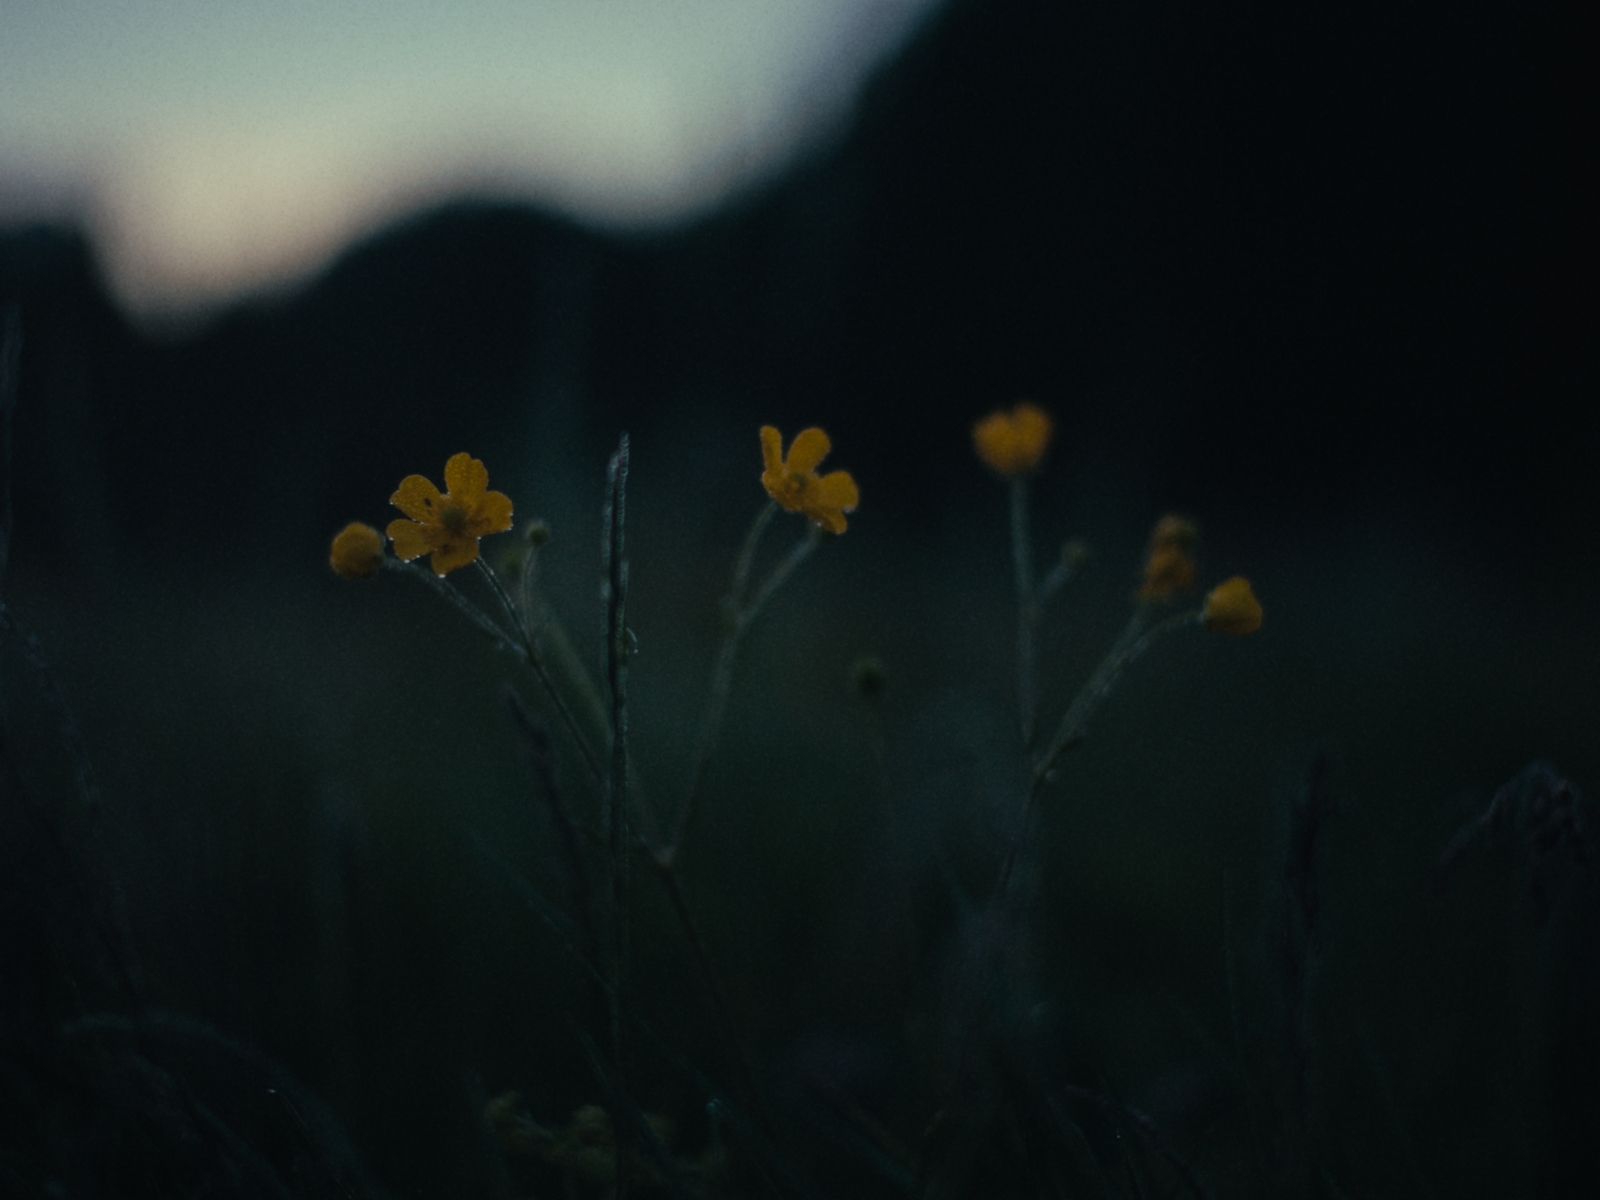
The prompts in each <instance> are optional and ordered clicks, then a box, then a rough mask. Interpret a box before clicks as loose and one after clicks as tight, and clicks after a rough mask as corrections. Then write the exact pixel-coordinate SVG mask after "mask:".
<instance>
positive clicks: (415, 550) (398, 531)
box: [388, 517, 437, 562]
mask: <svg viewBox="0 0 1600 1200" xmlns="http://www.w3.org/2000/svg"><path fill="white" fill-rule="evenodd" d="M388 532H389V540H390V541H391V542H393V543H394V556H395V557H396V558H398V559H400V560H401V561H402V562H410V561H411V560H412V559H413V558H421V557H422V556H423V555H424V554H426V553H428V551H430V550H432V549H433V548H434V546H435V545H436V544H437V539H435V538H433V537H430V536H429V527H428V526H426V525H419V524H417V522H415V521H407V520H405V519H404V518H400V517H396V518H395V519H394V520H393V521H390V522H389V530H388Z"/></svg>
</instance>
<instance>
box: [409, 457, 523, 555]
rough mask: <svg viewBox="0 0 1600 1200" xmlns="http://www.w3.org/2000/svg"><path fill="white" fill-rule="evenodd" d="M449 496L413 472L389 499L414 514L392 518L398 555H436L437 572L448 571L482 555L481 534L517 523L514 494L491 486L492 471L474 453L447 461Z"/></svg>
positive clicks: (445, 474) (493, 531)
mask: <svg viewBox="0 0 1600 1200" xmlns="http://www.w3.org/2000/svg"><path fill="white" fill-rule="evenodd" d="M444 485H445V487H446V488H447V489H449V490H448V491H447V492H446V493H445V494H444V495H442V496H441V495H440V494H439V489H438V488H436V487H434V486H433V484H432V483H430V482H428V480H426V479H424V478H423V477H422V476H421V475H407V476H406V477H405V478H404V479H402V480H401V481H400V487H399V488H398V489H397V490H396V491H395V494H394V495H392V496H390V497H389V503H390V504H392V505H394V506H395V507H396V508H398V509H399V510H400V511H401V512H403V513H405V515H406V516H407V517H409V518H411V519H410V520H409V521H407V520H401V519H399V518H396V519H395V520H393V521H390V522H389V540H390V541H392V542H393V543H394V552H395V556H396V557H397V558H403V559H405V560H406V561H408V562H409V561H410V560H411V559H413V558H420V557H421V556H422V555H424V554H429V553H431V554H432V555H433V570H434V574H436V575H448V574H449V573H450V572H451V571H454V570H456V569H457V568H459V567H464V566H466V565H467V564H468V563H470V562H472V561H473V560H474V559H475V558H477V557H478V539H479V538H481V537H483V536H485V535H486V534H491V533H504V532H505V531H506V530H507V529H510V528H511V498H510V497H509V496H507V495H505V494H504V493H502V492H491V491H489V490H488V489H489V472H488V469H487V468H485V467H484V465H483V463H481V462H480V461H478V460H477V459H476V458H473V457H472V456H471V455H470V454H456V455H453V456H452V457H451V459H450V461H449V462H447V463H445V465H444Z"/></svg>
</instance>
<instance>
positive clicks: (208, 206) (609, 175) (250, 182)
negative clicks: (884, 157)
mask: <svg viewBox="0 0 1600 1200" xmlns="http://www.w3.org/2000/svg"><path fill="white" fill-rule="evenodd" d="M935 2H936V0H793V2H791V3H776V2H773V3H768V2H764V0H611V2H607V0H543V2H540V0H520V2H519V0H455V2H453V3H451V4H448V5H444V4H439V3H436V2H433V0H385V2H383V3H379V2H377V0H319V2H316V3H313V2H312V0H277V2H275V3H271V4H267V3H248V2H246V0H51V2H50V3H49V4H23V3H20V2H17V3H13V2H11V0H0V30H3V36H0V220H4V221H7V222H13V221H18V220H28V219H36V218H39V217H63V216H65V217H78V218H82V219H84V220H87V221H88V222H89V223H90V225H91V227H92V229H93V230H94V232H95V235H96V236H97V238H98V240H99V241H100V244H101V246H102V249H103V252H104V254H105V255H106V259H107V266H108V268H109V270H110V272H111V275H112V279H113V283H114V285H115V286H116V288H117V289H118V290H119V292H121V294H122V295H123V296H124V298H125V299H127V300H128V301H129V302H130V303H132V304H134V305H136V306H139V307H143V308H145V309H174V308H176V309H183V308H195V307H199V306H203V305H205V304H207V303H208V302H214V301H216V300H218V299H221V298H225V297H226V296H229V295H232V294H235V293H237V292H239V291H241V290H245V289H251V288H259V287H263V286H270V285H273V284H278V283H282V282H285V281H288V280H291V279H293V278H295V277H297V276H299V275H301V274H303V273H304V272H306V271H308V270H310V269H313V268H314V267H315V266H317V265H318V264H320V263H321V262H323V261H325V260H326V258H327V257H328V256H329V255H330V254H332V253H334V252H336V251H337V250H338V249H339V247H341V246H342V245H344V244H345V243H346V242H347V241H348V240H349V239H350V238H351V237H352V236H355V235H356V234H358V233H359V232H360V231H362V230H363V229H366V228H369V227H371V225H372V224H373V223H374V222H376V221H380V220H382V219H385V218H387V217H391V216H394V215H397V214H399V213H401V212H404V211H406V210H408V209H412V208H415V207H417V206H419V205H422V204H426V203H429V202H432V201H436V200H440V199H444V198H447V197H449V196H451V195H459V194H464V193H472V194H478V195H491V196H500V197H520V198H526V199H528V200H531V201H535V202H538V203H542V204H545V205H548V206H551V207H554V208H558V209H561V210H563V211H566V212H569V213H572V214H574V215H576V216H578V217H580V218H582V219H585V220H588V221H591V222H595V223H601V224H611V225H640V224H648V223H657V222H665V221H671V220H676V219H681V218H683V217H685V216H689V215H693V214H694V213H696V212H699V211H703V210H704V209H705V208H707V207H708V206H710V205H712V204H714V203H716V202H717V201H718V200H719V199H721V198H723V197H725V196H726V195H728V194H729V193H730V192H731V191H734V190H737V189H738V188H740V187H741V186H745V185H748V184H749V183H751V182H753V181H755V180H757V179H759V178H761V177H762V176H763V175H764V174H767V173H770V172H771V171H773V170H774V169H776V168H778V167H781V166H782V165H783V164H784V163H786V162H787V161H789V160H790V159H791V158H792V156H793V155H794V153H795V152H796V150H797V149H799V148H801V147H803V146H804V145H805V144H806V143H807V142H808V141H809V140H811V139H814V138H816V137H818V136H821V135H825V134H826V133H828V132H830V131H832V130H834V129H836V128H837V127H838V126H839V123H840V121H841V119H842V118H843V116H844V115H845V114H846V112H847V111H848V107H849V105H850V103H851V102H852V101H853V100H854V98H855V96H856V94H857V92H858V91H859V88H860V86H861V85H862V84H863V83H864V82H865V79H866V77H867V75H868V73H869V72H870V70H871V68H872V67H873V66H875V65H876V64H877V63H878V62H879V61H880V60H881V59H882V58H883V57H884V56H885V55H887V54H888V53H889V52H891V51H892V50H893V49H894V48H895V47H896V46H897V45H898V44H899V43H900V42H901V41H902V40H903V39H904V37H905V36H906V35H907V34H908V32H909V31H910V29H911V27H912V25H913V23H914V22H915V20H916V19H917V18H918V17H920V16H922V15H923V14H924V13H925V12H926V11H927V10H928V9H929V8H930V7H931V6H932V4H933V3H935Z"/></svg>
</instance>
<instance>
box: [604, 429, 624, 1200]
mask: <svg viewBox="0 0 1600 1200" xmlns="http://www.w3.org/2000/svg"><path fill="white" fill-rule="evenodd" d="M606 474H607V480H606V483H607V488H606V506H605V524H606V541H605V576H606V683H607V686H608V688H609V690H610V692H611V762H610V770H609V772H608V774H607V776H606V818H607V822H606V823H607V829H608V834H609V843H610V852H611V853H610V860H611V1057H612V1066H613V1068H614V1070H615V1072H616V1085H615V1086H616V1089H617V1092H618V1100H619V1102H621V1101H626V1099H627V1097H628V1055H627V1026H626V1022H625V1021H624V1019H623V1017H624V1014H625V1011H626V1005H625V998H626V995H627V974H628V925H629V921H628V862H629V850H630V845H629V832H628V559H627V554H626V542H625V530H626V525H627V495H628V435H627V434H623V435H622V441H621V444H620V445H619V446H618V447H617V452H616V453H615V454H614V455H612V456H611V463H610V469H609V470H608V471H607V473H606ZM617 1115H618V1116H620V1113H619V1114H617ZM613 1129H614V1135H615V1140H616V1185H615V1188H614V1190H613V1193H612V1194H613V1196H615V1197H616V1200H626V1197H627V1193H628V1171H627V1165H628V1163H627V1142H626V1140H625V1139H624V1138H623V1137H622V1131H621V1129H620V1128H616V1127H615V1126H614V1127H613Z"/></svg>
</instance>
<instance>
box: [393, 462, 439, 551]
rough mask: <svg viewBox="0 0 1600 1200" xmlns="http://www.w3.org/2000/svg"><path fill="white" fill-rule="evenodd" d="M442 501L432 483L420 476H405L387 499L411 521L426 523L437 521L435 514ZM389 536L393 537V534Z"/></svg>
mask: <svg viewBox="0 0 1600 1200" xmlns="http://www.w3.org/2000/svg"><path fill="white" fill-rule="evenodd" d="M443 499H444V497H443V496H441V495H440V494H439V489H438V488H436V487H434V486H433V483H432V481H430V480H428V479H426V478H425V477H423V476H421V475H407V476H406V477H405V478H404V479H402V480H401V481H400V486H399V487H398V488H396V489H395V493H394V495H392V496H390V497H389V503H390V504H392V505H394V506H395V507H396V508H398V509H399V510H400V511H401V512H403V513H405V515H406V516H408V517H410V518H411V519H412V520H413V521H424V522H427V521H436V520H438V517H437V515H436V513H437V512H438V507H439V504H440V502H441V501H442V500H443ZM389 536H390V537H393V536H394V534H393V533H391V534H390V535H389Z"/></svg>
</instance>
